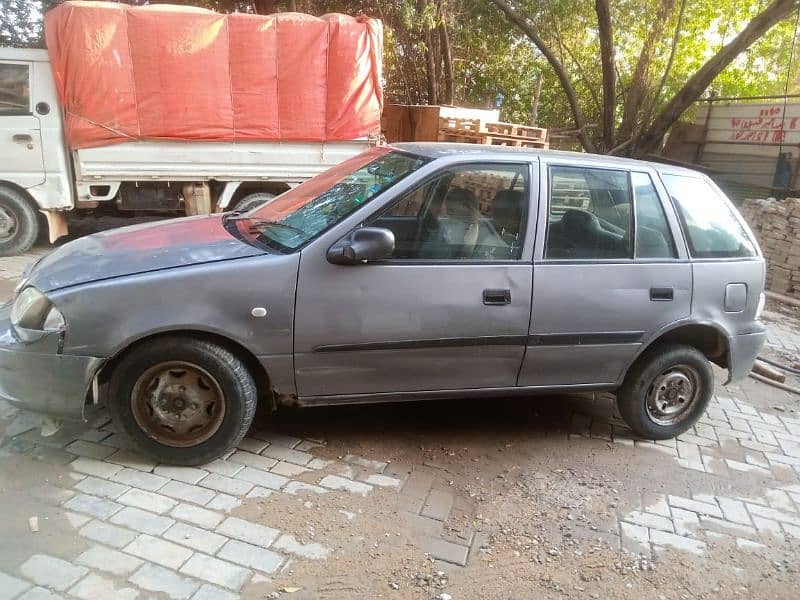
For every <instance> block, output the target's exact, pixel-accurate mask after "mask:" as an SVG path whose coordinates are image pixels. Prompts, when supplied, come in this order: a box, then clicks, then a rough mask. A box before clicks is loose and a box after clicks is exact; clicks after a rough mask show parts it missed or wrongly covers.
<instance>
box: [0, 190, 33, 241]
mask: <svg viewBox="0 0 800 600" xmlns="http://www.w3.org/2000/svg"><path fill="white" fill-rule="evenodd" d="M38 237H39V219H38V218H37V216H36V211H35V210H34V208H33V206H31V204H30V203H29V202H28V200H27V198H26V197H25V195H24V194H23V193H22V192H19V191H17V190H15V189H11V188H5V187H4V188H0V256H14V255H17V254H24V253H25V252H27V251H28V250H30V249H31V247H32V246H33V244H34V242H35V241H36V238H38Z"/></svg>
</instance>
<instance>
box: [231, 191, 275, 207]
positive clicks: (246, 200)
mask: <svg viewBox="0 0 800 600" xmlns="http://www.w3.org/2000/svg"><path fill="white" fill-rule="evenodd" d="M273 198H275V194H270V193H269V192H255V193H253V194H247V195H246V196H242V199H241V200H239V202H237V203H236V210H238V211H239V212H247V211H248V210H253V209H254V208H255V207H256V206H260V205H262V204H264V203H265V202H269V201H270V200H272V199H273Z"/></svg>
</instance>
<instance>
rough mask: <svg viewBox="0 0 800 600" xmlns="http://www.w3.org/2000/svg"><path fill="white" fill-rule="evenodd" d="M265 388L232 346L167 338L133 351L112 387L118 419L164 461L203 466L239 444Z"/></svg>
mask: <svg viewBox="0 0 800 600" xmlns="http://www.w3.org/2000/svg"><path fill="white" fill-rule="evenodd" d="M256 403H257V392H256V384H255V381H254V379H253V377H252V375H251V374H250V372H249V371H248V370H247V367H246V366H245V365H244V363H243V362H242V361H241V360H239V358H237V357H236V356H235V355H234V354H233V353H232V352H230V351H229V350H228V349H227V348H224V347H222V346H219V345H217V344H213V343H211V342H207V341H203V340H196V339H191V338H182V337H176V338H166V339H165V338H160V339H155V340H152V341H150V342H145V343H144V344H142V345H141V346H138V347H136V348H134V349H133V350H132V351H131V352H129V353H127V354H125V355H124V356H123V357H122V359H121V360H120V361H119V363H118V364H117V365H116V366H115V368H114V371H113V373H112V375H111V381H110V387H109V407H108V408H109V412H110V413H111V417H112V419H113V421H114V423H115V425H116V426H117V427H118V428H119V429H121V430H122V431H125V432H126V433H127V434H128V435H130V436H131V438H133V440H134V442H136V445H137V446H138V447H139V448H140V449H141V450H142V452H144V453H145V454H147V455H149V456H151V457H153V458H155V459H156V460H159V461H163V462H167V463H173V464H180V465H199V464H203V463H206V462H209V461H210V460H213V459H215V458H217V457H219V456H221V455H222V454H224V453H225V452H226V451H228V450H230V449H232V448H234V447H236V445H237V444H238V443H239V442H240V441H241V439H242V438H243V437H244V435H245V433H246V432H247V430H248V429H249V427H250V424H251V423H252V421H253V416H254V414H255V410H256Z"/></svg>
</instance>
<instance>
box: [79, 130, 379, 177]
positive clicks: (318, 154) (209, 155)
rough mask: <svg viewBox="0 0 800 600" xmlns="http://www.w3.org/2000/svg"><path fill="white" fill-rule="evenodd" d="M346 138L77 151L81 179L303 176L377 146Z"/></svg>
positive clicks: (137, 143) (133, 144) (128, 144)
mask: <svg viewBox="0 0 800 600" xmlns="http://www.w3.org/2000/svg"><path fill="white" fill-rule="evenodd" d="M373 145H375V142H374V141H373V140H369V139H366V138H364V139H358V140H351V141H344V142H338V141H337V142H242V143H238V142H233V143H232V142H175V141H134V142H123V143H120V144H112V145H110V146H102V147H97V148H84V149H80V150H75V151H73V157H74V164H75V170H76V173H75V175H76V179H77V180H78V182H82V183H91V182H97V181H143V180H148V179H149V180H155V181H158V180H164V181H207V180H210V179H214V180H216V181H246V180H278V181H284V182H287V183H292V182H298V183H299V182H302V181H305V180H306V179H308V178H310V177H313V176H314V175H317V174H318V173H321V172H322V171H325V170H326V169H328V168H330V167H332V166H333V165H336V164H338V163H340V162H342V161H343V160H346V159H348V158H350V157H351V156H355V155H356V154H359V153H360V152H363V151H364V150H367V149H368V148H370V147H371V146H373Z"/></svg>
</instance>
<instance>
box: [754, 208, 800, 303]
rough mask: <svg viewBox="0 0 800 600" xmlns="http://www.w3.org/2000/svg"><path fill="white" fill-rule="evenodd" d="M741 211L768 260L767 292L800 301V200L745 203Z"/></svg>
mask: <svg viewBox="0 0 800 600" xmlns="http://www.w3.org/2000/svg"><path fill="white" fill-rule="evenodd" d="M740 210H741V211H742V215H743V216H744V218H745V220H746V221H747V222H748V223H749V225H750V227H751V228H752V229H753V233H755V235H756V237H757V238H758V243H759V245H760V246H761V251H762V252H763V253H764V258H766V260H767V289H768V290H771V291H773V292H778V293H781V294H786V295H789V296H795V297H797V298H800V198H787V199H786V200H781V201H778V200H774V199H771V198H770V199H766V200H745V201H744V202H743V203H742V205H741V206H740Z"/></svg>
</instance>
